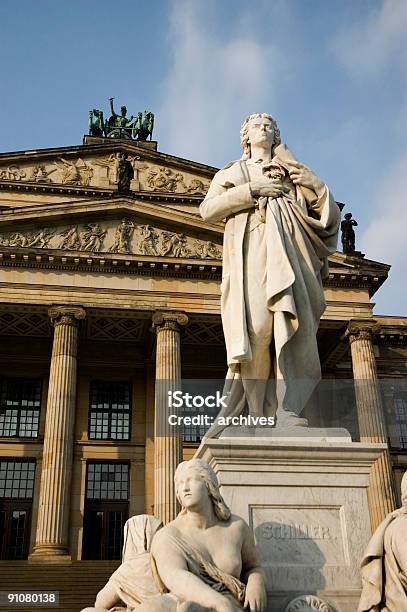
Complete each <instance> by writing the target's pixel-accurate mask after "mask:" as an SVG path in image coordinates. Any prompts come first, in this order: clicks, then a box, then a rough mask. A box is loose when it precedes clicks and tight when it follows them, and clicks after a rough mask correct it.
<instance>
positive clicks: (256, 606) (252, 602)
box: [241, 520, 267, 612]
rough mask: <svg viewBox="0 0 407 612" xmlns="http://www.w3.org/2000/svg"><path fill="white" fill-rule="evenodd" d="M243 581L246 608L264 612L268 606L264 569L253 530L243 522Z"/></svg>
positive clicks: (255, 611) (253, 611) (254, 611)
mask: <svg viewBox="0 0 407 612" xmlns="http://www.w3.org/2000/svg"><path fill="white" fill-rule="evenodd" d="M242 529H243V543H242V574H241V578H242V581H243V582H245V583H246V599H245V602H244V607H245V608H246V607H248V608H249V609H250V612H264V610H265V609H266V605H267V592H266V583H265V576H264V571H263V568H262V567H261V565H260V561H259V559H258V556H257V551H256V546H255V543H254V538H253V534H252V532H251V529H250V528H249V526H248V525H247V523H246V522H245V521H243V520H242Z"/></svg>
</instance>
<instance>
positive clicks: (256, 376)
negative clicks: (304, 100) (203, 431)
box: [200, 113, 340, 437]
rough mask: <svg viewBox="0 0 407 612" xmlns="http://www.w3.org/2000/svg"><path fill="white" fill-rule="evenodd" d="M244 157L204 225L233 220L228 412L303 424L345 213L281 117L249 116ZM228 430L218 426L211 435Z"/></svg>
mask: <svg viewBox="0 0 407 612" xmlns="http://www.w3.org/2000/svg"><path fill="white" fill-rule="evenodd" d="M240 141H241V145H242V148H243V156H242V158H241V159H240V160H238V161H233V162H230V163H229V164H227V165H226V166H225V167H224V168H223V169H222V170H220V171H219V172H217V173H216V175H215V176H214V178H213V180H212V182H211V185H210V187H209V191H208V193H207V195H206V197H205V199H204V200H203V202H202V204H201V206H200V213H201V216H202V217H203V219H205V220H207V221H211V222H219V221H222V220H223V219H226V225H225V233H224V247H223V277H222V285H221V293H222V296H221V312H222V324H223V331H224V335H225V341H226V349H227V360H228V366H229V369H228V373H227V377H226V384H225V390H224V394H225V392H226V393H228V392H229V400H228V405H227V407H226V408H222V410H221V412H220V413H219V416H222V417H233V416H238V415H239V414H241V413H242V411H243V410H244V408H245V406H246V403H247V404H248V407H249V411H250V414H252V415H257V416H261V415H262V416H266V417H274V416H276V419H277V427H293V426H298V425H307V421H306V420H305V419H300V418H298V415H299V413H300V412H301V411H302V409H303V408H304V406H305V404H306V402H307V401H308V399H309V397H310V395H311V393H312V391H313V390H314V388H315V386H316V384H317V383H318V381H319V380H320V377H321V368H320V362H319V355H318V346H317V340H316V333H317V330H318V325H319V320H320V317H321V315H322V313H323V312H324V309H325V299H324V291H323V287H322V278H323V277H324V276H325V275H326V274H327V272H328V265H327V257H328V255H330V254H331V253H333V252H334V251H335V250H336V243H337V236H338V228H339V216H340V212H339V208H338V206H337V204H336V202H335V200H334V198H333V196H332V194H331V193H330V191H329V189H328V187H327V186H326V185H325V184H324V183H323V182H322V181H321V180H320V179H319V178H318V177H317V176H316V175H315V174H314V173H313V172H312V171H311V170H310V169H309V168H307V167H306V166H305V165H304V164H302V163H300V162H299V161H296V160H295V158H294V156H293V155H292V153H291V152H290V151H289V150H288V149H287V147H286V146H285V145H283V144H281V140H280V132H279V129H278V127H277V124H276V122H275V121H274V119H273V118H272V117H271V116H270V115H268V114H266V113H254V114H252V115H250V116H249V117H247V119H246V120H245V121H244V123H243V125H242V127H241V130H240ZM223 428H224V426H222V425H220V424H218V423H216V422H215V423H214V424H213V426H212V427H211V428H210V430H209V431H208V433H207V436H208V437H213V436H216V435H218V434H219V433H220V432H221V431H222V429H223Z"/></svg>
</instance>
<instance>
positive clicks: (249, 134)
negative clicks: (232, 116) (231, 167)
mask: <svg viewBox="0 0 407 612" xmlns="http://www.w3.org/2000/svg"><path fill="white" fill-rule="evenodd" d="M263 125H264V127H263ZM260 132H264V133H263V134H261V135H260ZM253 137H256V138H257V137H259V138H262V139H268V141H269V142H270V147H271V154H272V155H273V154H274V148H275V147H276V146H277V145H279V144H281V138H280V130H279V129H278V127H277V123H276V121H275V120H274V119H273V117H272V116H271V115H268V114H267V113H252V114H251V115H249V116H248V117H246V119H245V120H244V121H243V123H242V126H241V128H240V145H241V147H242V149H243V155H242V159H249V158H250V157H251V148H250V146H251V144H250V138H253Z"/></svg>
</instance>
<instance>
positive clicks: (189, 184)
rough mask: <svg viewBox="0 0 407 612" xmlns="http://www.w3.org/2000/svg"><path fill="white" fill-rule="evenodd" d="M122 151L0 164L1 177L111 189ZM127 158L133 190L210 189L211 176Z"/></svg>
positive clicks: (188, 191)
mask: <svg viewBox="0 0 407 612" xmlns="http://www.w3.org/2000/svg"><path fill="white" fill-rule="evenodd" d="M123 155H124V154H123V153H122V152H116V153H111V154H110V155H105V156H93V157H86V159H84V158H82V157H77V158H72V157H71V158H69V159H68V158H67V157H59V158H57V159H54V160H48V161H44V162H41V163H34V164H28V163H22V164H18V163H16V164H12V165H7V166H4V167H0V180H8V181H18V182H20V181H24V182H30V183H43V184H47V183H55V184H58V185H67V186H82V187H90V186H91V187H101V188H109V189H112V188H114V187H115V186H116V185H117V182H118V167H119V163H120V159H121V157H123ZM126 159H127V160H128V161H129V162H130V163H131V165H132V167H133V170H134V178H133V180H132V182H131V185H130V189H131V190H133V191H139V190H140V191H150V192H157V193H174V194H176V193H179V194H186V195H202V196H204V195H205V194H206V192H207V190H208V187H209V180H207V179H203V178H200V177H197V176H196V175H195V176H194V175H193V174H191V173H189V172H180V171H179V170H178V169H174V168H170V167H168V166H158V165H155V164H152V163H147V162H146V161H144V160H142V159H141V158H140V156H139V155H130V154H126Z"/></svg>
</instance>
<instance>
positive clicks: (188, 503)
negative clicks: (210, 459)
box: [82, 459, 266, 612]
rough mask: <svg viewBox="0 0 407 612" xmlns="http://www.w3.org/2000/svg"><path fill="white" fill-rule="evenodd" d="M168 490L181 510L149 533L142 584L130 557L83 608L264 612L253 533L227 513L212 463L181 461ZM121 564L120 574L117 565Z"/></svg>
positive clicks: (261, 576)
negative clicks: (147, 563) (89, 605)
mask: <svg viewBox="0 0 407 612" xmlns="http://www.w3.org/2000/svg"><path fill="white" fill-rule="evenodd" d="M175 487H176V493H177V497H178V500H179V502H180V504H181V507H182V509H181V512H180V513H179V514H178V516H177V517H176V519H175V520H174V521H172V522H171V523H169V524H168V525H166V526H165V527H163V528H161V529H159V530H158V531H156V532H155V534H154V537H153V538H152V544H151V550H150V553H149V555H150V559H149V560H150V562H151V576H150V582H149V584H147V583H146V575H147V573H146V571H145V563H144V561H143V563H142V564H140V557H137V556H135V557H134V558H133V559H131V560H128V561H125V563H124V564H123V565H122V566H121V567H120V568H119V569H118V570H117V572H115V573H114V574H113V576H112V578H111V579H110V580H109V582H108V583H107V585H106V586H105V587H104V588H103V589H102V591H100V593H99V594H98V596H97V598H96V602H95V606H96V607H95V608H86V609H85V610H83V611H82V612H107V611H110V612H132V611H133V610H137V612H144V611H146V612H147V611H148V612H162V611H165V612H167V611H168V612H173V611H175V610H177V611H179V612H204V611H206V610H213V611H215V612H236V611H237V610H241V609H242V608H247V609H249V610H250V611H251V612H264V610H265V608H266V589H265V580H264V573H263V570H262V569H261V567H260V564H259V561H258V559H257V553H256V548H255V545H254V540H253V535H252V532H251V530H250V529H249V527H248V525H247V524H246V522H245V521H244V520H243V519H241V518H239V517H237V516H235V515H233V514H231V512H230V510H229V508H228V507H227V505H226V504H225V502H224V500H223V498H222V496H221V495H220V492H219V484H218V481H217V478H216V475H215V473H214V471H213V470H212V468H211V467H210V466H209V465H208V464H207V463H205V462H204V461H202V460H201V459H193V460H191V461H184V462H183V463H181V464H180V465H179V466H178V468H177V470H176V473H175ZM151 518H152V519H153V517H151ZM153 520H156V519H153ZM156 528H157V525H156V524H155V525H154V529H156ZM147 547H148V545H147V546H146V549H147ZM141 554H142V555H146V552H144V553H141ZM147 554H148V553H147ZM143 559H145V557H143ZM126 564H127V568H126V571H123V569H122V570H121V568H123V567H124V566H126ZM131 568H132V571H133V572H134V579H133V581H131V580H129V578H130V573H131ZM140 568H142V571H141V572H140ZM143 568H144V569H143ZM129 571H130V573H129ZM120 572H122V575H125V576H126V577H125V579H122V578H121V573H120ZM140 579H141V582H142V584H141V585H140V586H141V587H142V593H141V594H140V588H139V586H138V581H139V580H140ZM129 582H131V588H129ZM154 592H155V593H156V594H154ZM146 593H148V595H147V596H146V595H145V594H146ZM121 602H124V603H125V605H123V603H121ZM126 606H127V607H126Z"/></svg>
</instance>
